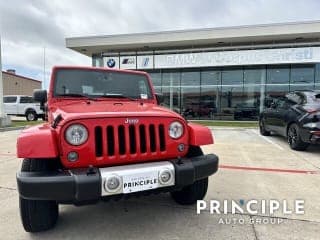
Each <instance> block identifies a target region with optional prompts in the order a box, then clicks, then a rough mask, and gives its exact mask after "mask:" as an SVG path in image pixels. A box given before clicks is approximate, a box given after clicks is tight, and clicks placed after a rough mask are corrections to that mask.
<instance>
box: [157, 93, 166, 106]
mask: <svg viewBox="0 0 320 240" xmlns="http://www.w3.org/2000/svg"><path fill="white" fill-rule="evenodd" d="M156 99H157V103H158V105H160V104H161V103H163V102H164V96H163V95H162V94H161V93H156Z"/></svg>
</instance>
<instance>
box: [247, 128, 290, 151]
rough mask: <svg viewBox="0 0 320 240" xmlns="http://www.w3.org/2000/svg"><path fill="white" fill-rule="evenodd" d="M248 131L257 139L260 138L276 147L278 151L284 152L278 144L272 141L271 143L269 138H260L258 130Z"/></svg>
mask: <svg viewBox="0 0 320 240" xmlns="http://www.w3.org/2000/svg"><path fill="white" fill-rule="evenodd" d="M249 131H251V132H253V133H254V134H256V135H258V136H259V137H261V138H262V139H264V140H265V141H266V142H268V143H271V144H272V145H274V146H275V147H277V148H278V149H280V150H282V151H283V150H284V149H283V147H281V146H280V145H279V144H277V143H275V142H274V141H272V140H271V139H270V138H267V137H265V136H262V135H260V134H259V132H258V130H256V129H249Z"/></svg>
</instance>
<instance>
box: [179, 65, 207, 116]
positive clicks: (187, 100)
mask: <svg viewBox="0 0 320 240" xmlns="http://www.w3.org/2000/svg"><path fill="white" fill-rule="evenodd" d="M205 111H206V109H205V108H203V106H200V71H199V70H195V71H193V70H192V71H183V72H181V113H182V115H183V116H185V117H188V118H199V117H201V116H202V115H208V113H206V112H205Z"/></svg>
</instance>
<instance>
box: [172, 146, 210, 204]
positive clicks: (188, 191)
mask: <svg viewBox="0 0 320 240" xmlns="http://www.w3.org/2000/svg"><path fill="white" fill-rule="evenodd" d="M202 155H203V152H202V150H201V148H200V147H199V146H190V147H189V150H188V154H187V157H188V158H192V157H198V156H202ZM207 190H208V177H206V178H203V179H200V180H198V181H196V182H194V183H193V184H191V185H189V186H186V187H184V188H182V189H181V190H179V191H175V192H172V193H171V197H172V198H173V200H174V201H175V202H177V203H178V204H181V205H191V204H195V203H196V202H197V200H202V199H203V198H204V197H205V195H206V193H207Z"/></svg>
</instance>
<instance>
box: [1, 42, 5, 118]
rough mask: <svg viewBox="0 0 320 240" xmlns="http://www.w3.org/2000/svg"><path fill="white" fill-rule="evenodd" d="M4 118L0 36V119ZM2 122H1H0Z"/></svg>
mask: <svg viewBox="0 0 320 240" xmlns="http://www.w3.org/2000/svg"><path fill="white" fill-rule="evenodd" d="M3 117H4V109H3V81H2V59H1V36H0V118H1V119H2V118H3ZM1 122H2V120H1Z"/></svg>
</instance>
